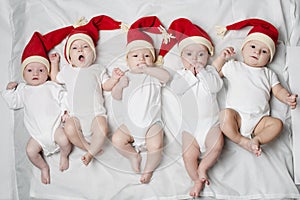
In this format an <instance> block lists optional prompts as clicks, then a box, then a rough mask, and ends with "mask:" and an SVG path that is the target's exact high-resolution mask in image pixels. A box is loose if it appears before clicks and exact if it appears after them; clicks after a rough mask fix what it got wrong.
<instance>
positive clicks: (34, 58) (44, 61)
mask: <svg viewBox="0 0 300 200" xmlns="http://www.w3.org/2000/svg"><path fill="white" fill-rule="evenodd" d="M33 62H38V63H41V64H43V65H45V66H46V68H47V70H48V72H49V71H50V63H49V61H48V60H47V59H46V58H44V57H43V56H30V57H27V58H26V59H25V60H24V61H23V62H22V73H23V71H24V69H25V67H26V65H28V64H29V63H33Z"/></svg>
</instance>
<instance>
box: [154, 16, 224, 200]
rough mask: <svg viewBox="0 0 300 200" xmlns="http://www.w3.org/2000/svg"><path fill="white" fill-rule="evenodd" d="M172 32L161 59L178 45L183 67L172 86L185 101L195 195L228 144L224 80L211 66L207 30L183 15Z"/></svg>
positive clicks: (185, 141)
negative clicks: (221, 96) (221, 95)
mask: <svg viewBox="0 0 300 200" xmlns="http://www.w3.org/2000/svg"><path fill="white" fill-rule="evenodd" d="M168 33H171V34H172V35H173V36H175V38H174V39H172V40H171V42H170V43H168V44H162V45H161V50H160V60H162V57H163V56H165V55H166V54H167V53H168V52H169V51H170V50H171V49H172V48H173V46H174V45H175V44H176V43H177V44H178V49H179V54H180V57H181V61H182V65H183V67H182V69H179V70H177V73H176V74H175V75H174V77H173V79H172V81H171V82H170V88H171V89H172V90H173V91H174V92H175V94H177V95H178V97H179V99H180V100H181V106H182V112H183V127H182V156H183V160H184V164H185V168H186V170H187V172H188V174H189V176H190V178H191V179H192V180H193V182H194V186H193V188H192V189H191V190H190V195H191V196H192V197H194V198H195V197H198V196H199V194H200V192H201V190H202V189H203V187H204V184H207V185H208V184H209V180H208V176H207V171H208V170H209V168H210V167H212V166H213V165H214V164H215V163H216V161H217V159H218V157H219V155H220V153H221V151H222V147H223V144H224V141H223V134H222V132H221V130H220V127H219V119H218V118H219V106H218V102H217V92H218V91H219V90H220V89H221V88H222V85H223V81H222V79H221V78H220V77H219V75H218V72H217V71H216V70H215V68H214V67H213V66H211V65H208V60H209V58H210V56H212V55H213V53H214V47H213V43H212V41H211V39H210V37H209V35H208V34H207V33H206V32H205V31H204V30H203V29H201V28H200V27H198V26H197V25H195V24H193V23H192V22H191V21H190V20H188V19H185V18H179V19H176V20H174V21H173V22H172V23H171V25H170V27H169V29H168Z"/></svg>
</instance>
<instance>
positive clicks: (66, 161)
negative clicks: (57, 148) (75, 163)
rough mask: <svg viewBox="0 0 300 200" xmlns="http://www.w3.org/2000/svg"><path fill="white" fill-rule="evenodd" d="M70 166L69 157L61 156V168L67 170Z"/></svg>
mask: <svg viewBox="0 0 300 200" xmlns="http://www.w3.org/2000/svg"><path fill="white" fill-rule="evenodd" d="M68 168H69V159H68V157H64V156H61V157H60V162H59V170H60V171H65V170H67V169H68Z"/></svg>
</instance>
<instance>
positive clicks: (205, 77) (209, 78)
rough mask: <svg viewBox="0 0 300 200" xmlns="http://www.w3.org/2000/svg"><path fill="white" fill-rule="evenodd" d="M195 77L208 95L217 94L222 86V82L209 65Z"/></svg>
mask: <svg viewBox="0 0 300 200" xmlns="http://www.w3.org/2000/svg"><path fill="white" fill-rule="evenodd" d="M197 77H198V79H199V80H200V81H202V82H203V84H204V85H205V86H206V87H205V88H206V89H207V90H208V91H209V92H210V93H217V92H219V91H220V89H221V88H222V86H223V80H222V78H221V77H220V76H219V74H218V73H217V72H216V69H215V68H214V67H212V66H210V65H208V66H206V68H205V69H203V70H201V71H200V72H199V73H198V74H197Z"/></svg>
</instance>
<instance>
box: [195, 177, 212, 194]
mask: <svg viewBox="0 0 300 200" xmlns="http://www.w3.org/2000/svg"><path fill="white" fill-rule="evenodd" d="M205 184H206V185H209V181H208V179H207V178H201V179H199V180H197V181H194V186H193V187H192V189H191V191H190V196H191V197H193V198H195V197H198V196H199V195H200V192H201V191H202V190H203V188H204V185H205Z"/></svg>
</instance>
